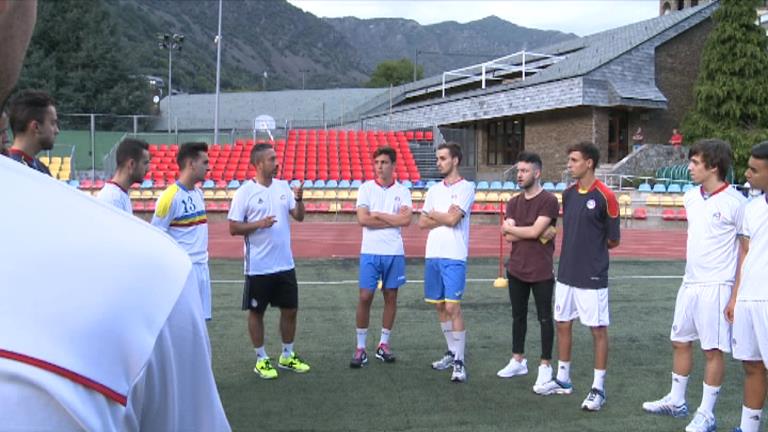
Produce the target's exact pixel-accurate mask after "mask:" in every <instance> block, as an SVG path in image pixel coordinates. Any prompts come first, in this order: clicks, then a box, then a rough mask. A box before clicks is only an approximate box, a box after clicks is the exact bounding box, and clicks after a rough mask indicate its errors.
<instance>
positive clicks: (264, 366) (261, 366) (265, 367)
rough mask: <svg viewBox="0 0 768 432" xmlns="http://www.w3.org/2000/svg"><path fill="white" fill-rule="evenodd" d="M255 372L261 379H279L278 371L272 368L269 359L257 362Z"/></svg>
mask: <svg viewBox="0 0 768 432" xmlns="http://www.w3.org/2000/svg"><path fill="white" fill-rule="evenodd" d="M253 371H254V372H255V373H256V375H258V376H259V378H261V379H275V378H277V369H275V368H274V367H273V366H272V362H271V361H269V357H265V358H263V359H261V360H259V361H257V362H256V366H254V367H253Z"/></svg>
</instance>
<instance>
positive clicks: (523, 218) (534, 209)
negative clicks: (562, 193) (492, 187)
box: [506, 190, 560, 282]
mask: <svg viewBox="0 0 768 432" xmlns="http://www.w3.org/2000/svg"><path fill="white" fill-rule="evenodd" d="M559 211H560V205H559V204H558V203H557V198H556V197H555V196H554V195H552V194H551V193H549V192H547V191H544V190H543V191H541V192H540V193H539V194H538V195H536V196H535V197H533V198H531V199H525V194H524V193H522V192H521V193H519V194H517V196H515V197H513V198H512V199H511V200H509V202H508V203H507V213H506V217H507V218H512V219H514V220H515V226H519V227H526V226H531V225H533V223H534V222H536V219H538V218H539V216H546V217H549V218H551V219H552V222H551V225H552V226H556V225H557V215H558V212H559ZM554 253H555V241H554V240H550V241H548V242H547V243H545V244H542V243H541V241H539V239H531V240H527V239H526V240H520V241H517V242H514V243H512V251H511V252H510V254H509V262H508V263H507V271H509V274H511V275H512V276H514V277H516V278H517V279H520V280H521V281H524V282H540V281H545V280H549V279H552V278H554V273H553V262H552V255H553V254H554Z"/></svg>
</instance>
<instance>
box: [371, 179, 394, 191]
mask: <svg viewBox="0 0 768 432" xmlns="http://www.w3.org/2000/svg"><path fill="white" fill-rule="evenodd" d="M373 181H374V182H376V184H377V185H379V187H380V188H382V189H389V188H391V187H392V185H394V184H395V179H392V183H390V184H388V185H385V184H384V183H379V179H378V178H375V179H373Z"/></svg>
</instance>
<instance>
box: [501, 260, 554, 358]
mask: <svg viewBox="0 0 768 432" xmlns="http://www.w3.org/2000/svg"><path fill="white" fill-rule="evenodd" d="M507 279H509V301H510V303H512V352H513V353H515V354H523V353H524V352H525V333H526V332H527V330H528V298H529V296H530V294H531V291H533V299H534V301H535V302H536V315H537V316H538V318H539V326H540V327H541V359H542V360H552V343H553V341H554V339H555V327H554V323H553V322H552V293H553V291H554V288H555V279H554V278H552V279H549V280H545V281H539V282H523V281H521V280H520V279H517V278H516V277H514V276H512V275H510V274H509V273H507Z"/></svg>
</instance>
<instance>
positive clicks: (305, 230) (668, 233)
mask: <svg viewBox="0 0 768 432" xmlns="http://www.w3.org/2000/svg"><path fill="white" fill-rule="evenodd" d="M291 231H292V232H291V237H292V238H291V244H292V246H293V255H294V257H296V258H356V257H358V256H359V254H360V240H361V238H362V229H361V228H360V226H359V225H357V224H356V223H350V222H302V223H293V224H292V225H291ZM209 235H210V237H209V240H208V248H209V251H210V254H211V257H212V258H242V257H243V240H242V237H232V236H230V235H229V229H228V225H227V223H226V222H215V223H211V224H210V226H209ZM686 238H687V237H686V232H685V230H684V229H676V230H671V229H656V230H654V229H622V231H621V245H619V247H618V248H616V249H613V250H612V251H611V256H612V257H614V258H616V257H621V258H635V259H661V260H672V259H674V260H681V259H685V242H686ZM403 239H404V241H405V254H406V256H408V257H423V256H424V247H425V244H426V241H427V232H426V231H422V230H420V229H419V228H418V227H417V226H416V225H415V224H413V225H411V226H409V227H407V228H405V229H403ZM560 240H561V239H560V236H558V238H557V243H556V250H555V254H559V251H560ZM469 243H470V244H469V255H470V257H497V256H499V228H498V227H497V226H495V225H472V228H471V229H470V238H469ZM508 253H509V246H508V245H506V244H505V245H504V254H505V255H506V254H508Z"/></svg>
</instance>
